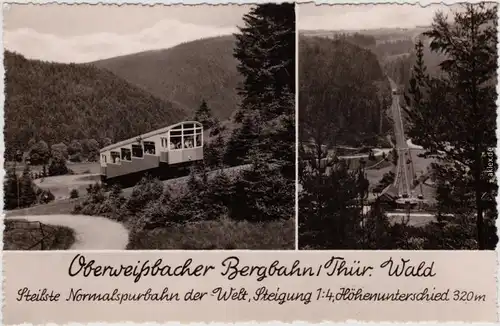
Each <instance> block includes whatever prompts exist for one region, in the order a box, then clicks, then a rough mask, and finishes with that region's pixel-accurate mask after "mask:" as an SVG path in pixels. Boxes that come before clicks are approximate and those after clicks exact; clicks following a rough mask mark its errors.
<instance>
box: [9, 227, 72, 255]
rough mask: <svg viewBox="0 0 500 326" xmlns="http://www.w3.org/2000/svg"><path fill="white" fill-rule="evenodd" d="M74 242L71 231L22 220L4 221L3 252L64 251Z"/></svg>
mask: <svg viewBox="0 0 500 326" xmlns="http://www.w3.org/2000/svg"><path fill="white" fill-rule="evenodd" d="M74 242H75V234H74V232H73V230H71V229H69V228H66V227H62V226H53V225H50V226H49V225H46V224H42V223H38V222H27V221H23V220H6V221H5V229H4V235H3V245H4V247H3V248H4V250H66V249H69V248H70V247H71V245H72V244H73V243H74Z"/></svg>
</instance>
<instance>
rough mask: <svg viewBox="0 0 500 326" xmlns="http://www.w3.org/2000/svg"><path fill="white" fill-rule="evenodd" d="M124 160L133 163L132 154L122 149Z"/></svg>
mask: <svg viewBox="0 0 500 326" xmlns="http://www.w3.org/2000/svg"><path fill="white" fill-rule="evenodd" d="M121 152H122V160H123V161H132V152H131V151H130V149H128V148H122V149H121Z"/></svg>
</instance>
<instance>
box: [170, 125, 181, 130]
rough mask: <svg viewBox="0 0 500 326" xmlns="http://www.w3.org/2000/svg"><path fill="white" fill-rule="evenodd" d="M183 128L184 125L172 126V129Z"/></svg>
mask: <svg viewBox="0 0 500 326" xmlns="http://www.w3.org/2000/svg"><path fill="white" fill-rule="evenodd" d="M181 129H182V125H178V126H176V127H173V128H172V130H181Z"/></svg>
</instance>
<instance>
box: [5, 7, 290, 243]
mask: <svg viewBox="0 0 500 326" xmlns="http://www.w3.org/2000/svg"><path fill="white" fill-rule="evenodd" d="M295 30H296V27H295V9H294V4H293V3H283V4H276V3H274V4H273V3H261V4H257V5H251V4H247V5H154V6H145V5H144V6H143V5H111V4H110V5H106V4H99V5H88V4H79V5H68V4H57V3H51V4H43V5H35V4H10V5H7V6H5V7H4V67H5V106H4V107H5V110H4V117H5V120H4V125H5V130H4V140H5V155H4V165H5V166H4V167H5V171H6V174H5V179H4V180H5V182H4V211H5V213H6V218H5V229H4V238H3V239H4V240H3V242H4V249H5V250H83V249H97V250H110V249H114V250H124V249H129V250H151V249H181V250H182V249H185V250H191V249H200V250H204V249H251V250H272V249H274V250H278V249H295V243H296V239H295V234H296V219H295V216H296V198H295V194H296V133H295V128H296V124H295V119H296V118H295V117H296V114H295V98H296V96H295V75H296V73H295V65H296V60H295V55H296V53H295V52H296V51H295V50H296V49H295V44H296V33H295Z"/></svg>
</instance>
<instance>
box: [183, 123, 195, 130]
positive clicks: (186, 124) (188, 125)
mask: <svg viewBox="0 0 500 326" xmlns="http://www.w3.org/2000/svg"><path fill="white" fill-rule="evenodd" d="M188 128H194V123H185V124H184V129H188Z"/></svg>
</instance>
